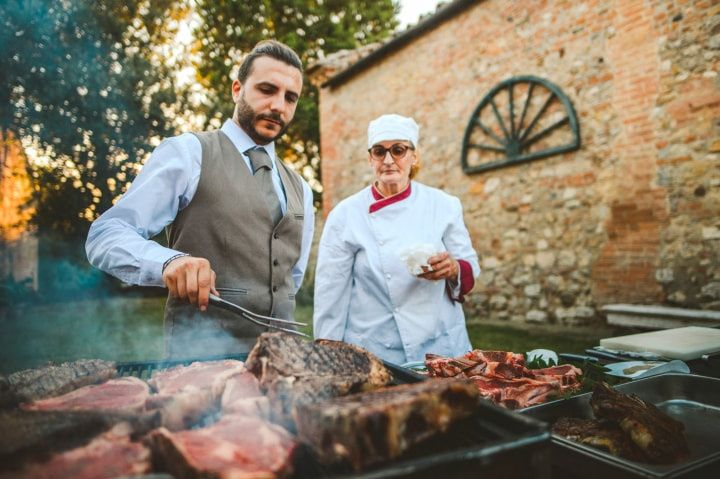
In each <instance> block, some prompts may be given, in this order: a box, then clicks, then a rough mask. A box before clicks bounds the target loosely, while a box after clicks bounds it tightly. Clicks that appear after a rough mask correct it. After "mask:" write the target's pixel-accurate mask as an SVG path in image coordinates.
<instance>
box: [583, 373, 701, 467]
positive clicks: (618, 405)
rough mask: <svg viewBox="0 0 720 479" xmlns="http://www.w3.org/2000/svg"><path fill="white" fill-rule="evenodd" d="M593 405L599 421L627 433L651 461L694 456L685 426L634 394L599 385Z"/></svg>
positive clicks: (665, 460) (679, 459)
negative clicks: (611, 424) (610, 422)
mask: <svg viewBox="0 0 720 479" xmlns="http://www.w3.org/2000/svg"><path fill="white" fill-rule="evenodd" d="M590 406H591V407H592V410H593V413H594V414H595V417H596V418H598V419H604V420H607V421H612V422H613V423H615V424H617V425H618V426H619V427H620V428H621V429H622V430H623V431H625V432H626V433H627V434H628V435H629V436H630V438H631V439H632V441H633V442H634V443H635V444H636V445H637V446H638V447H639V448H640V449H642V450H643V452H644V453H645V455H646V456H647V457H648V459H649V460H650V462H653V463H656V464H672V463H676V462H679V461H681V460H683V459H685V458H687V457H688V456H689V454H690V450H689V448H688V444H687V439H686V438H685V434H684V429H685V426H684V425H683V424H682V423H681V422H679V421H676V420H675V419H673V418H671V417H670V416H668V415H667V414H665V413H663V412H662V411H660V410H659V409H658V408H657V407H655V406H654V405H653V404H650V403H647V402H645V401H643V400H642V399H640V398H639V397H637V396H635V395H634V394H630V395H628V394H622V393H620V392H618V391H616V390H615V389H613V388H612V387H610V386H608V385H607V384H605V383H597V384H596V385H595V388H594V389H593V394H592V398H591V399H590Z"/></svg>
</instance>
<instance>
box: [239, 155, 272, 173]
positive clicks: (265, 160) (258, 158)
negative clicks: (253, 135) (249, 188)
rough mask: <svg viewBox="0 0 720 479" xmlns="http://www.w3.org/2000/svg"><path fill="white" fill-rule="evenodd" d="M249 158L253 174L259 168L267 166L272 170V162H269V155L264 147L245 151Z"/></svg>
mask: <svg viewBox="0 0 720 479" xmlns="http://www.w3.org/2000/svg"><path fill="white" fill-rule="evenodd" d="M245 154H246V155H247V156H248V158H250V164H251V165H252V170H253V175H254V174H255V173H257V171H258V170H259V169H260V168H267V169H268V170H272V163H271V162H270V155H268V154H267V151H265V149H264V148H251V149H249V150H248V151H246V152H245Z"/></svg>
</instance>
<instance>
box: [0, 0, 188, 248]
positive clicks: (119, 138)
mask: <svg viewBox="0 0 720 479" xmlns="http://www.w3.org/2000/svg"><path fill="white" fill-rule="evenodd" d="M177 3H178V2H177V1H176V0H102V1H85V0H5V1H3V2H2V6H0V25H2V29H0V45H2V50H3V52H2V55H0V129H2V131H0V133H5V131H11V132H13V134H14V136H15V137H17V138H22V139H23V141H24V142H25V144H26V145H30V146H31V147H32V149H33V150H35V152H36V154H35V155H34V156H36V157H37V158H39V159H40V161H35V162H34V163H32V170H33V171H32V174H33V177H34V190H35V207H36V215H35V222H36V224H37V225H38V229H39V232H40V234H41V235H53V236H55V237H63V238H65V239H68V240H73V241H75V242H77V241H79V240H81V239H82V238H84V236H85V234H86V232H87V228H88V226H89V221H91V220H93V219H94V218H95V217H96V216H97V215H98V214H99V213H101V212H102V211H104V210H105V209H107V208H108V207H109V206H110V205H111V203H112V200H113V199H114V198H115V197H116V196H117V195H119V194H120V193H122V192H123V191H124V190H125V189H126V187H127V185H128V184H129V182H130V181H131V180H132V179H133V178H134V174H135V172H136V168H137V166H138V165H139V163H140V162H141V161H142V160H143V159H144V157H145V156H146V154H147V153H148V152H149V151H150V150H151V148H152V139H153V138H154V137H163V136H167V135H168V134H172V133H173V131H174V130H173V127H172V123H171V118H169V117H168V115H167V109H168V108H171V106H172V105H175V104H176V101H177V97H176V92H175V87H174V84H173V82H174V80H173V79H174V77H173V75H172V74H170V71H169V66H166V65H164V64H163V62H162V61H159V58H160V57H159V54H158V52H157V46H158V45H162V44H164V43H166V42H167V40H168V38H169V37H170V35H172V33H173V31H172V29H171V28H168V27H167V24H168V22H167V19H168V18H172V16H173V15H177V8H176V4H177ZM2 137H7V135H4V134H3V135H2ZM31 156H32V155H31Z"/></svg>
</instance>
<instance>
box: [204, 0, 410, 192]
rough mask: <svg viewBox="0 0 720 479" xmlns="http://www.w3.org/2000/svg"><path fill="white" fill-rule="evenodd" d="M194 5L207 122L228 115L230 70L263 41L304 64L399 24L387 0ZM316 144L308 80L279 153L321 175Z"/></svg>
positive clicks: (207, 1)
mask: <svg viewBox="0 0 720 479" xmlns="http://www.w3.org/2000/svg"><path fill="white" fill-rule="evenodd" d="M197 11H198V13H199V15H200V17H201V20H202V21H201V22H200V25H199V27H198V28H197V30H196V32H195V36H196V38H197V39H198V51H199V53H200V60H199V61H198V63H197V68H198V72H199V75H200V78H199V80H200V82H201V83H202V84H203V86H204V87H206V88H207V90H208V96H207V102H206V104H205V111H206V113H207V114H206V122H207V123H211V124H212V123H214V124H216V125H217V124H219V123H220V122H221V121H222V120H223V119H224V118H228V117H229V116H230V115H231V114H232V110H233V103H232V101H231V100H230V84H231V80H232V78H231V70H233V69H234V68H237V66H238V65H239V63H240V61H241V59H242V55H243V54H245V53H247V52H249V51H250V50H251V49H252V47H253V46H254V45H255V44H256V43H257V42H259V41H260V40H264V39H268V38H274V39H276V40H279V41H281V42H283V43H285V44H287V45H289V46H290V47H291V48H293V49H294V50H295V51H296V52H297V53H298V55H300V58H301V60H302V61H303V64H304V65H305V66H306V67H307V65H310V64H312V63H313V62H315V61H316V60H318V59H321V58H323V57H324V56H325V55H328V54H331V53H334V52H337V51H339V50H342V49H354V48H357V47H359V46H362V45H366V44H369V43H372V42H376V41H378V40H381V39H383V38H385V37H387V36H388V34H389V32H391V31H392V30H393V29H394V28H395V27H396V26H397V20H396V19H395V15H396V13H397V12H398V11H399V7H398V5H397V3H396V2H393V1H392V0H343V1H340V0H324V1H323V0H262V1H254V2H248V1H245V0H235V1H232V0H227V1H222V2H218V1H216V0H198V2H197ZM356 12H361V13H356ZM233 75H234V73H233ZM319 143H320V131H319V121H318V91H317V88H316V87H315V86H313V85H312V84H310V82H309V81H308V79H307V78H305V79H304V86H303V96H302V99H301V101H300V104H299V105H298V108H297V111H296V114H295V120H294V121H293V123H292V125H291V127H290V128H289V130H288V132H287V133H286V137H285V138H284V141H283V144H282V145H279V149H280V155H281V156H282V157H283V158H284V159H285V160H287V161H289V162H290V163H294V164H295V166H296V167H297V169H298V171H300V172H301V173H302V174H303V175H304V176H305V177H306V178H307V179H309V180H312V179H316V180H319ZM313 184H315V185H316V187H317V185H318V183H314V182H313V181H311V185H313Z"/></svg>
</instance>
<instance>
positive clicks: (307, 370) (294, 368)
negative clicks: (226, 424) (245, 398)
mask: <svg viewBox="0 0 720 479" xmlns="http://www.w3.org/2000/svg"><path fill="white" fill-rule="evenodd" d="M245 366H246V367H247V368H248V370H249V371H251V372H252V373H253V374H254V375H255V376H256V377H257V378H258V379H259V380H260V384H261V385H263V386H264V385H266V384H268V383H270V382H272V381H273V380H274V379H276V378H278V377H289V376H294V377H304V376H311V377H312V376H345V375H348V374H351V375H356V374H359V375H364V376H365V377H366V384H367V387H368V388H373V387H380V386H384V385H385V384H387V383H389V382H390V379H391V376H390V373H389V372H388V370H387V369H386V368H385V366H383V364H382V361H380V360H379V359H378V358H377V357H375V355H373V354H372V353H370V352H368V351H366V350H364V349H362V348H360V347H358V346H354V345H352V344H348V343H344V342H342V341H331V340H328V339H318V340H316V341H307V340H304V339H301V338H299V337H297V336H294V335H290V334H285V333H263V334H262V335H260V337H259V338H258V341H257V343H255V347H254V348H253V349H252V351H250V354H249V355H248V358H247V361H246V363H245Z"/></svg>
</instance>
